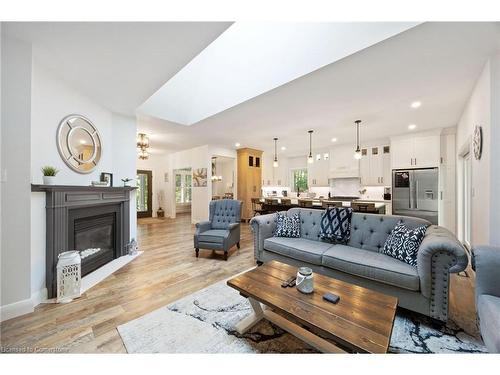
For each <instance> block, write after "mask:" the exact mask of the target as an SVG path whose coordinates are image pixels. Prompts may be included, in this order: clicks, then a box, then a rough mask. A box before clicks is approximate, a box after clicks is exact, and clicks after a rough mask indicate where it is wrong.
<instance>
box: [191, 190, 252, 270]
mask: <svg viewBox="0 0 500 375" xmlns="http://www.w3.org/2000/svg"><path fill="white" fill-rule="evenodd" d="M241 205H242V202H241V201H237V200H233V199H221V200H215V201H211V202H210V207H209V220H208V221H201V222H199V223H196V230H195V232H194V248H195V252H196V257H197V258H198V255H199V252H200V249H210V250H224V259H225V260H227V253H228V252H229V249H230V248H231V247H233V246H234V245H236V246H237V247H238V249H239V248H240V221H241Z"/></svg>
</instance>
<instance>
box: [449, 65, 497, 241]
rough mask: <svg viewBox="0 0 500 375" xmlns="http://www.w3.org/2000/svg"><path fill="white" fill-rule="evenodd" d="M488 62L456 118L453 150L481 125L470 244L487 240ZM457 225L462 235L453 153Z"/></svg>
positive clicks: (459, 176)
mask: <svg viewBox="0 0 500 375" xmlns="http://www.w3.org/2000/svg"><path fill="white" fill-rule="evenodd" d="M490 78H491V75H490V64H489V63H487V64H486V66H485V67H484V69H483V71H482V73H481V75H480V76H479V78H478V81H477V83H476V85H475V87H474V90H473V92H472V94H471V97H470V99H469V101H468V103H467V105H466V107H465V109H464V112H463V114H462V116H461V118H460V120H459V122H458V126H457V136H456V140H457V143H456V146H457V153H459V152H460V150H461V149H462V148H463V147H464V146H465V145H467V144H468V142H469V141H470V137H471V136H472V132H473V129H474V127H475V126H476V125H480V126H482V127H483V139H484V144H483V154H482V157H481V159H480V160H476V159H475V158H474V156H472V189H473V197H472V207H471V208H472V233H471V243H472V245H478V244H487V243H489V236H490V220H489V219H490V216H489V215H490V182H491V181H490V158H491V130H490V118H491V95H490V91H491V90H490ZM457 193H458V194H457V208H458V210H457V212H458V215H457V217H458V221H457V229H458V231H457V232H458V235H459V238H461V239H463V230H462V225H461V218H462V217H463V204H462V199H463V189H462V162H461V159H460V158H459V156H458V154H457Z"/></svg>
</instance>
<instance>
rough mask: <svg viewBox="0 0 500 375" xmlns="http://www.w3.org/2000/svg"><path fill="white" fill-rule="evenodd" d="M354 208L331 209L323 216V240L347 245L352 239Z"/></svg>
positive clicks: (321, 233)
mask: <svg viewBox="0 0 500 375" xmlns="http://www.w3.org/2000/svg"><path fill="white" fill-rule="evenodd" d="M351 217H352V208H340V207H330V208H327V209H326V211H325V212H323V214H322V215H321V231H320V233H319V237H320V238H321V239H322V240H325V241H329V242H333V243H347V241H349V238H350V237H351Z"/></svg>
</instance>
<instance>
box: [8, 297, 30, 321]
mask: <svg viewBox="0 0 500 375" xmlns="http://www.w3.org/2000/svg"><path fill="white" fill-rule="evenodd" d="M33 311H35V308H34V306H33V300H32V299H31V298H29V299H25V300H22V301H19V302H14V303H11V304H10V305H5V306H0V321H2V322H4V321H6V320H9V319H12V318H16V317H18V316H21V315H24V314H29V313H31V312H33Z"/></svg>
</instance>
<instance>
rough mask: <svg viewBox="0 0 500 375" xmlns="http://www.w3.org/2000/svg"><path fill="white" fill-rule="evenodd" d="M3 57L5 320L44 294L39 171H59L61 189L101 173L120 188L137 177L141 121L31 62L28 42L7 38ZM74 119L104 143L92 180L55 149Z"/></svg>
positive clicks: (133, 227) (133, 223) (132, 219)
mask: <svg viewBox="0 0 500 375" xmlns="http://www.w3.org/2000/svg"><path fill="white" fill-rule="evenodd" d="M2 53H3V54H2V99H3V101H2V106H3V108H2V133H3V134H2V135H3V138H2V152H3V153H4V155H3V156H4V157H2V173H3V172H4V171H5V170H7V175H8V180H7V182H6V183H5V184H4V186H3V188H2V213H1V214H2V219H3V220H2V232H3V233H11V234H12V235H10V236H2V253H1V255H2V297H1V305H2V319H5V318H8V317H12V316H16V315H19V314H22V313H26V312H30V311H32V310H33V306H34V305H36V304H38V303H39V302H40V300H41V299H43V298H44V295H45V293H46V290H45V195H44V193H31V186H30V183H35V184H37V183H42V173H41V171H40V169H41V168H42V167H43V166H45V165H53V166H55V167H57V168H58V169H59V170H60V172H59V174H58V175H57V183H58V184H61V185H89V184H90V182H91V181H92V180H99V177H100V173H101V172H111V173H113V175H114V176H113V177H114V185H115V186H121V184H122V183H121V181H120V180H121V178H124V177H134V176H135V173H136V172H135V171H136V151H135V138H136V123H135V119H134V118H130V117H124V116H120V115H115V114H113V113H112V112H111V111H109V110H107V109H106V108H104V107H102V106H100V105H99V104H97V103H95V102H93V101H92V100H91V99H89V98H88V97H86V96H84V95H81V94H80V93H79V92H77V91H76V90H74V89H73V88H71V87H70V86H68V85H67V84H65V83H64V82H62V81H61V80H60V79H58V78H57V76H56V74H54V73H52V72H50V71H48V70H46V69H45V68H44V67H42V66H41V65H40V64H38V62H37V61H36V60H33V59H32V54H31V46H30V45H29V44H26V43H24V42H21V41H18V40H15V39H12V38H10V37H6V36H5V33H3V38H2ZM72 113H78V114H82V115H84V116H86V117H88V118H89V119H91V120H92V121H93V122H94V124H95V125H96V127H97V128H98V130H99V132H100V135H101V138H102V143H103V152H102V157H101V160H100V163H99V165H98V168H97V169H96V170H95V171H94V172H92V173H90V174H79V173H76V172H74V171H72V170H71V169H70V168H69V167H67V166H66V165H65V164H64V162H63V161H62V159H61V158H60V156H59V153H58V151H57V145H56V131H57V127H58V125H59V122H60V120H61V119H62V118H63V117H65V116H67V115H68V114H72ZM7 139H8V140H9V142H7V141H6V140H7ZM6 155H9V158H8V159H7V158H5V156H6ZM11 155H15V158H13V157H11ZM131 199H132V202H131V203H132V204H131V209H130V226H131V228H130V229H131V237H135V236H136V213H135V193H131ZM7 217H8V218H9V220H5V218H7ZM20 304H21V308H20V307H19V306H20Z"/></svg>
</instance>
